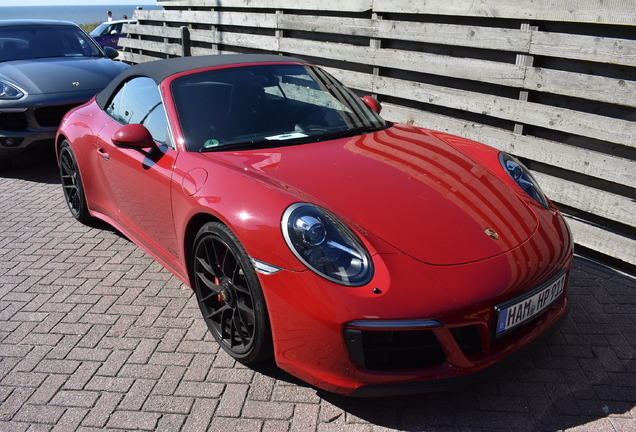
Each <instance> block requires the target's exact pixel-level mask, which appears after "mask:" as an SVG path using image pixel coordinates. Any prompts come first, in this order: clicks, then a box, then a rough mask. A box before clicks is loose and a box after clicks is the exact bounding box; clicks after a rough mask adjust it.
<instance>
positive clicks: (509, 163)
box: [499, 152, 550, 209]
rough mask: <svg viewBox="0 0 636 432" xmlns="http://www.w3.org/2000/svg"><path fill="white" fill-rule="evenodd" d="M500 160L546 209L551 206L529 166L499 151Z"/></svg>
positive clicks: (513, 176)
mask: <svg viewBox="0 0 636 432" xmlns="http://www.w3.org/2000/svg"><path fill="white" fill-rule="evenodd" d="M499 161H500V162H501V166H502V167H503V168H504V170H505V171H506V172H507V173H508V175H509V176H510V177H512V179H513V180H514V181H515V182H516V183H517V184H518V185H519V187H521V189H523V190H524V191H525V193H527V194H528V195H529V196H530V198H532V199H533V200H535V201H536V202H538V203H539V204H541V205H542V206H543V207H545V208H546V209H548V208H550V204H548V199H547V198H546V196H545V194H544V193H543V191H542V190H541V188H540V187H539V183H537V181H536V180H535V178H534V177H533V176H532V174H530V171H529V170H528V168H526V167H525V166H524V165H523V164H522V163H521V162H519V160H518V159H517V158H515V157H514V156H512V155H509V154H508V153H505V152H501V153H499Z"/></svg>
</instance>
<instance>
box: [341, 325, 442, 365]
mask: <svg viewBox="0 0 636 432" xmlns="http://www.w3.org/2000/svg"><path fill="white" fill-rule="evenodd" d="M344 337H345V343H346V345H347V349H348V351H349V355H350V357H351V359H352V360H353V362H354V363H355V364H357V365H358V366H360V367H361V368H364V369H370V370H401V369H414V368H421V367H427V366H437V365H440V364H442V363H444V361H446V355H445V354H444V351H443V350H442V347H441V346H440V344H439V342H438V340H437V338H436V337H435V335H434V334H433V332H432V331H430V330H395V331H394V330H390V331H372V330H358V329H345V331H344Z"/></svg>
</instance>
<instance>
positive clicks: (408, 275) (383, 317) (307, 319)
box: [259, 217, 572, 395]
mask: <svg viewBox="0 0 636 432" xmlns="http://www.w3.org/2000/svg"><path fill="white" fill-rule="evenodd" d="M552 228H554V230H549V231H548V230H546V232H544V233H543V234H540V235H538V234H537V235H535V236H533V237H532V238H531V239H530V240H528V241H527V242H526V243H524V244H523V245H521V246H519V247H518V248H515V249H513V250H512V251H510V252H509V253H506V254H503V255H500V256H497V257H494V258H490V259H487V260H483V261H479V262H474V263H468V264H462V265H457V266H432V265H428V264H424V263H421V262H418V261H416V260H414V259H412V258H410V257H408V256H407V255H404V254H386V255H375V256H374V257H373V259H374V265H375V269H376V273H375V275H374V278H373V280H372V281H371V282H370V283H369V284H367V285H365V286H362V287H344V286H339V285H335V284H332V283H329V282H327V281H325V280H324V279H321V278H320V277H319V276H317V275H315V274H313V273H312V272H310V271H306V272H301V273H295V272H290V271H281V272H278V273H276V274H273V275H259V277H260V279H261V284H262V286H263V292H264V294H265V298H266V302H267V307H268V310H269V315H270V322H271V325H272V334H273V338H274V349H275V358H276V362H277V363H278V365H279V366H280V367H281V368H282V369H284V370H286V371H287V372H289V373H291V374H292V375H295V376H297V377H299V378H301V379H303V380H304V381H306V382H308V383H310V384H312V385H314V386H316V387H319V388H322V389H325V390H328V391H332V392H337V393H342V394H347V395H349V394H351V395H379V394H395V393H404V392H406V393H412V392H421V391H427V390H428V391H431V390H433V391H434V390H440V389H445V388H452V387H456V386H459V385H465V384H467V383H470V382H472V381H473V380H476V379H480V377H481V376H482V375H484V374H487V373H488V371H491V370H492V369H493V367H494V366H495V365H496V364H499V363H501V362H502V361H504V360H506V359H508V358H511V356H513V355H516V353H518V352H521V351H522V350H525V349H526V347H530V346H532V345H533V344H534V343H535V341H538V340H541V339H542V338H543V337H544V335H546V334H548V333H549V332H550V331H553V330H554V329H556V328H557V327H558V323H559V322H560V321H561V320H562V318H563V316H564V315H565V311H566V304H567V300H566V294H567V287H566V289H564V292H563V295H562V296H561V297H560V298H559V299H558V300H556V301H555V302H554V303H553V304H552V305H551V306H550V307H549V308H548V309H546V310H545V311H543V312H542V313H541V314H540V315H538V316H536V317H534V318H533V319H531V320H530V321H528V322H527V323H525V324H524V325H522V326H520V328H518V329H515V330H514V331H512V332H510V333H508V334H506V335H504V336H501V337H496V336H495V326H496V321H497V317H496V311H495V306H497V305H501V304H503V303H505V302H509V301H511V300H512V299H516V298H518V297H520V296H522V295H523V294H526V293H528V292H530V291H531V290H533V289H534V288H536V287H538V286H540V285H541V284H543V283H544V282H545V281H547V280H549V279H550V278H551V277H552V276H553V275H555V274H557V273H559V272H562V271H566V272H568V271H569V268H570V264H571V260H572V242H571V238H570V234H569V231H568V230H567V227H566V226H565V224H564V223H563V222H562V219H561V218H559V217H555V220H553V226H552ZM550 243H551V244H550ZM374 321H377V322H378V323H384V324H386V323H387V322H393V323H400V322H402V323H407V324H408V325H411V326H412V324H413V323H419V324H421V325H420V326H419V327H418V328H410V329H406V330H405V332H400V334H399V335H397V336H396V335H395V334H394V335H393V336H390V337H386V335H383V334H379V335H378V334H376V335H372V338H371V339H370V340H371V343H372V344H374V343H377V344H378V346H380V349H381V350H386V347H387V346H392V347H396V348H397V350H396V351H399V350H403V353H404V355H402V356H400V355H399V354H398V355H396V356H394V357H395V359H396V360H395V361H393V360H390V361H384V360H383V359H382V358H383V356H384V357H387V356H389V357H390V356H391V355H393V354H388V355H387V354H385V353H381V355H380V356H379V357H372V356H371V357H369V356H368V353H366V354H365V353H363V354H361V353H360V352H359V350H358V352H356V347H360V346H362V345H361V344H360V343H356V342H355V341H354V343H352V341H351V340H347V338H350V337H353V338H355V337H361V334H360V332H357V333H356V331H355V330H360V329H362V330H365V326H366V327H369V323H372V322H374ZM409 323H410V324H409ZM396 325H398V324H396ZM408 325H407V327H408ZM412 327H413V326H412ZM415 327H417V326H415ZM351 330H354V331H353V332H352V331H351ZM366 330H369V328H366ZM394 330H395V329H391V331H394ZM407 331H412V332H416V333H412V334H406V332H407ZM418 332H419V333H418ZM378 333H382V332H381V331H380V332H378ZM396 340H397V342H395V341H396ZM367 342H369V340H367ZM352 347H353V348H352ZM372 348H373V347H372ZM365 355H367V357H365ZM369 358H371V360H368V359H369ZM378 358H380V360H379V361H378V360H377V359H378ZM361 359H362V360H361Z"/></svg>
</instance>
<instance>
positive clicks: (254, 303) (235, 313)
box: [190, 222, 273, 364]
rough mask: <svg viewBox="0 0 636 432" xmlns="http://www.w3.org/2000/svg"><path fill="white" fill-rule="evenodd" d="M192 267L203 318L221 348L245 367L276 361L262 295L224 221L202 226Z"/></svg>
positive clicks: (251, 268)
mask: <svg viewBox="0 0 636 432" xmlns="http://www.w3.org/2000/svg"><path fill="white" fill-rule="evenodd" d="M190 268H191V269H192V281H193V288H194V291H195V293H196V296H197V301H198V303H199V308H200V309H201V313H202V314H203V319H204V320H205V323H206V324H207V326H208V329H209V330H210V332H211V333H212V336H213V337H214V339H216V341H217V342H218V343H219V345H221V348H223V350H225V352H227V353H228V354H229V355H230V356H232V357H233V358H235V359H236V360H238V361H240V362H241V363H244V364H254V363H259V362H262V361H265V360H269V359H270V358H272V356H273V344H272V336H271V328H270V324H269V316H268V314H267V307H266V305H265V298H264V296H263V291H262V290H261V285H260V282H259V281H258V276H257V275H256V271H255V270H254V267H253V266H252V263H251V260H250V258H249V257H248V255H247V253H246V252H245V250H244V249H243V246H241V244H240V242H239V241H238V239H237V238H236V236H235V235H234V234H233V233H232V231H230V230H229V229H228V228H227V227H226V226H225V225H223V224H221V223H219V222H209V223H207V224H205V225H203V227H201V229H200V230H199V232H198V233H197V235H196V238H195V240H194V247H193V249H192V258H191V267H190Z"/></svg>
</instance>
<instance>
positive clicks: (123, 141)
mask: <svg viewBox="0 0 636 432" xmlns="http://www.w3.org/2000/svg"><path fill="white" fill-rule="evenodd" d="M111 140H112V142H113V144H115V145H116V146H118V147H128V148H134V149H139V150H141V149H144V148H148V147H151V148H156V147H157V144H156V143H155V140H154V139H153V138H152V135H150V131H148V129H146V127H145V126H144V125H140V124H138V123H131V124H127V125H124V126H122V127H120V128H119V129H117V131H116V132H115V133H114V134H113V137H112V138H111Z"/></svg>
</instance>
